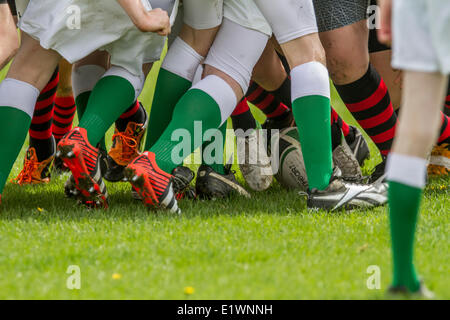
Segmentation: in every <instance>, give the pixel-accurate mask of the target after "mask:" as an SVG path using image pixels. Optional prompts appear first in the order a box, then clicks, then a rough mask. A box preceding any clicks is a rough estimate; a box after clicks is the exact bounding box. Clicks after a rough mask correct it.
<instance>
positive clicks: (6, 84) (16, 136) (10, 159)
mask: <svg viewBox="0 0 450 320" xmlns="http://www.w3.org/2000/svg"><path fill="white" fill-rule="evenodd" d="M60 58H61V57H60V55H59V54H58V53H56V52H55V51H53V50H46V49H44V48H42V47H41V46H40V44H39V42H38V41H37V40H35V39H33V38H32V37H30V36H29V35H27V34H26V33H25V32H23V33H22V42H21V46H20V49H19V51H18V53H17V55H16V56H15V59H14V61H13V63H12V65H11V68H10V70H9V72H8V74H7V76H6V79H5V80H4V81H3V82H2V83H1V84H0V137H1V139H2V141H3V143H2V148H1V150H0V193H1V192H2V191H3V187H4V185H5V182H6V179H7V177H8V175H9V172H10V170H11V168H12V165H13V164H14V161H15V160H16V158H17V155H18V154H19V152H20V149H21V147H22V145H23V142H24V140H25V137H26V135H27V132H28V128H29V127H30V123H31V117H32V115H33V111H34V107H35V104H36V101H37V98H38V96H39V92H40V91H41V90H42V89H43V88H44V87H45V85H46V84H47V83H48V81H49V79H50V78H51V76H52V73H53V71H54V70H55V68H56V67H57V65H58V62H59V60H60ZM36 61H39V64H36Z"/></svg>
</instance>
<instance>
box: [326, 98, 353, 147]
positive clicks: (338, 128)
mask: <svg viewBox="0 0 450 320" xmlns="http://www.w3.org/2000/svg"><path fill="white" fill-rule="evenodd" d="M342 134H343V135H344V137H345V140H346V141H347V143H349V144H350V143H352V142H353V141H354V139H355V134H354V132H353V130H351V129H350V126H349V125H348V124H347V123H346V122H345V121H344V120H343V119H342V118H341V117H340V116H339V115H338V113H337V112H336V110H334V109H333V107H331V144H332V148H333V150H334V149H336V148H337V147H338V146H339V145H340V144H341V137H342Z"/></svg>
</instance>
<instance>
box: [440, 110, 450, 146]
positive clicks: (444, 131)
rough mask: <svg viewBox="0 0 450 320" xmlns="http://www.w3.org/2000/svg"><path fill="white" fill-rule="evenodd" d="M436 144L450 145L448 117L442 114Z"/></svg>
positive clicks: (449, 118)
mask: <svg viewBox="0 0 450 320" xmlns="http://www.w3.org/2000/svg"><path fill="white" fill-rule="evenodd" d="M438 144H450V117H449V116H447V115H445V114H444V113H442V125H441V131H440V133H439V139H438Z"/></svg>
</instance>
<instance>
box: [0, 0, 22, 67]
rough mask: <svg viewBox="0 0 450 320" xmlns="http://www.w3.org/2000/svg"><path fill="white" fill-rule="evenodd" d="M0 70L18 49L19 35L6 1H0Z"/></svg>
mask: <svg viewBox="0 0 450 320" xmlns="http://www.w3.org/2000/svg"><path fill="white" fill-rule="evenodd" d="M0 21H2V23H1V24H0V70H2V69H3V68H4V67H5V66H6V65H7V64H8V63H9V61H10V60H11V59H12V58H13V57H14V56H15V54H16V53H17V50H19V36H18V34H17V28H16V25H15V23H14V19H13V16H12V14H11V10H10V8H9V5H8V3H7V2H6V1H0Z"/></svg>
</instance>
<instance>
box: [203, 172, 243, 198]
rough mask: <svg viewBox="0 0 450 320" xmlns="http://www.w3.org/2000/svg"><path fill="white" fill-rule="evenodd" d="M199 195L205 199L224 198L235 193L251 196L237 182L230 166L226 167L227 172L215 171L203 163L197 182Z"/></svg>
mask: <svg viewBox="0 0 450 320" xmlns="http://www.w3.org/2000/svg"><path fill="white" fill-rule="evenodd" d="M195 189H196V191H197V195H198V196H199V197H200V198H204V199H222V198H226V197H229V196H230V195H231V194H233V193H237V194H240V195H242V196H244V197H247V198H250V194H249V193H248V192H247V191H246V190H245V189H244V188H243V187H242V186H241V185H240V184H239V182H237V180H236V177H235V176H234V172H233V171H231V169H230V166H226V167H225V174H220V173H217V172H216V171H214V170H213V169H212V168H211V167H209V166H206V165H201V166H200V168H199V169H198V173H197V181H196V184H195Z"/></svg>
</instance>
